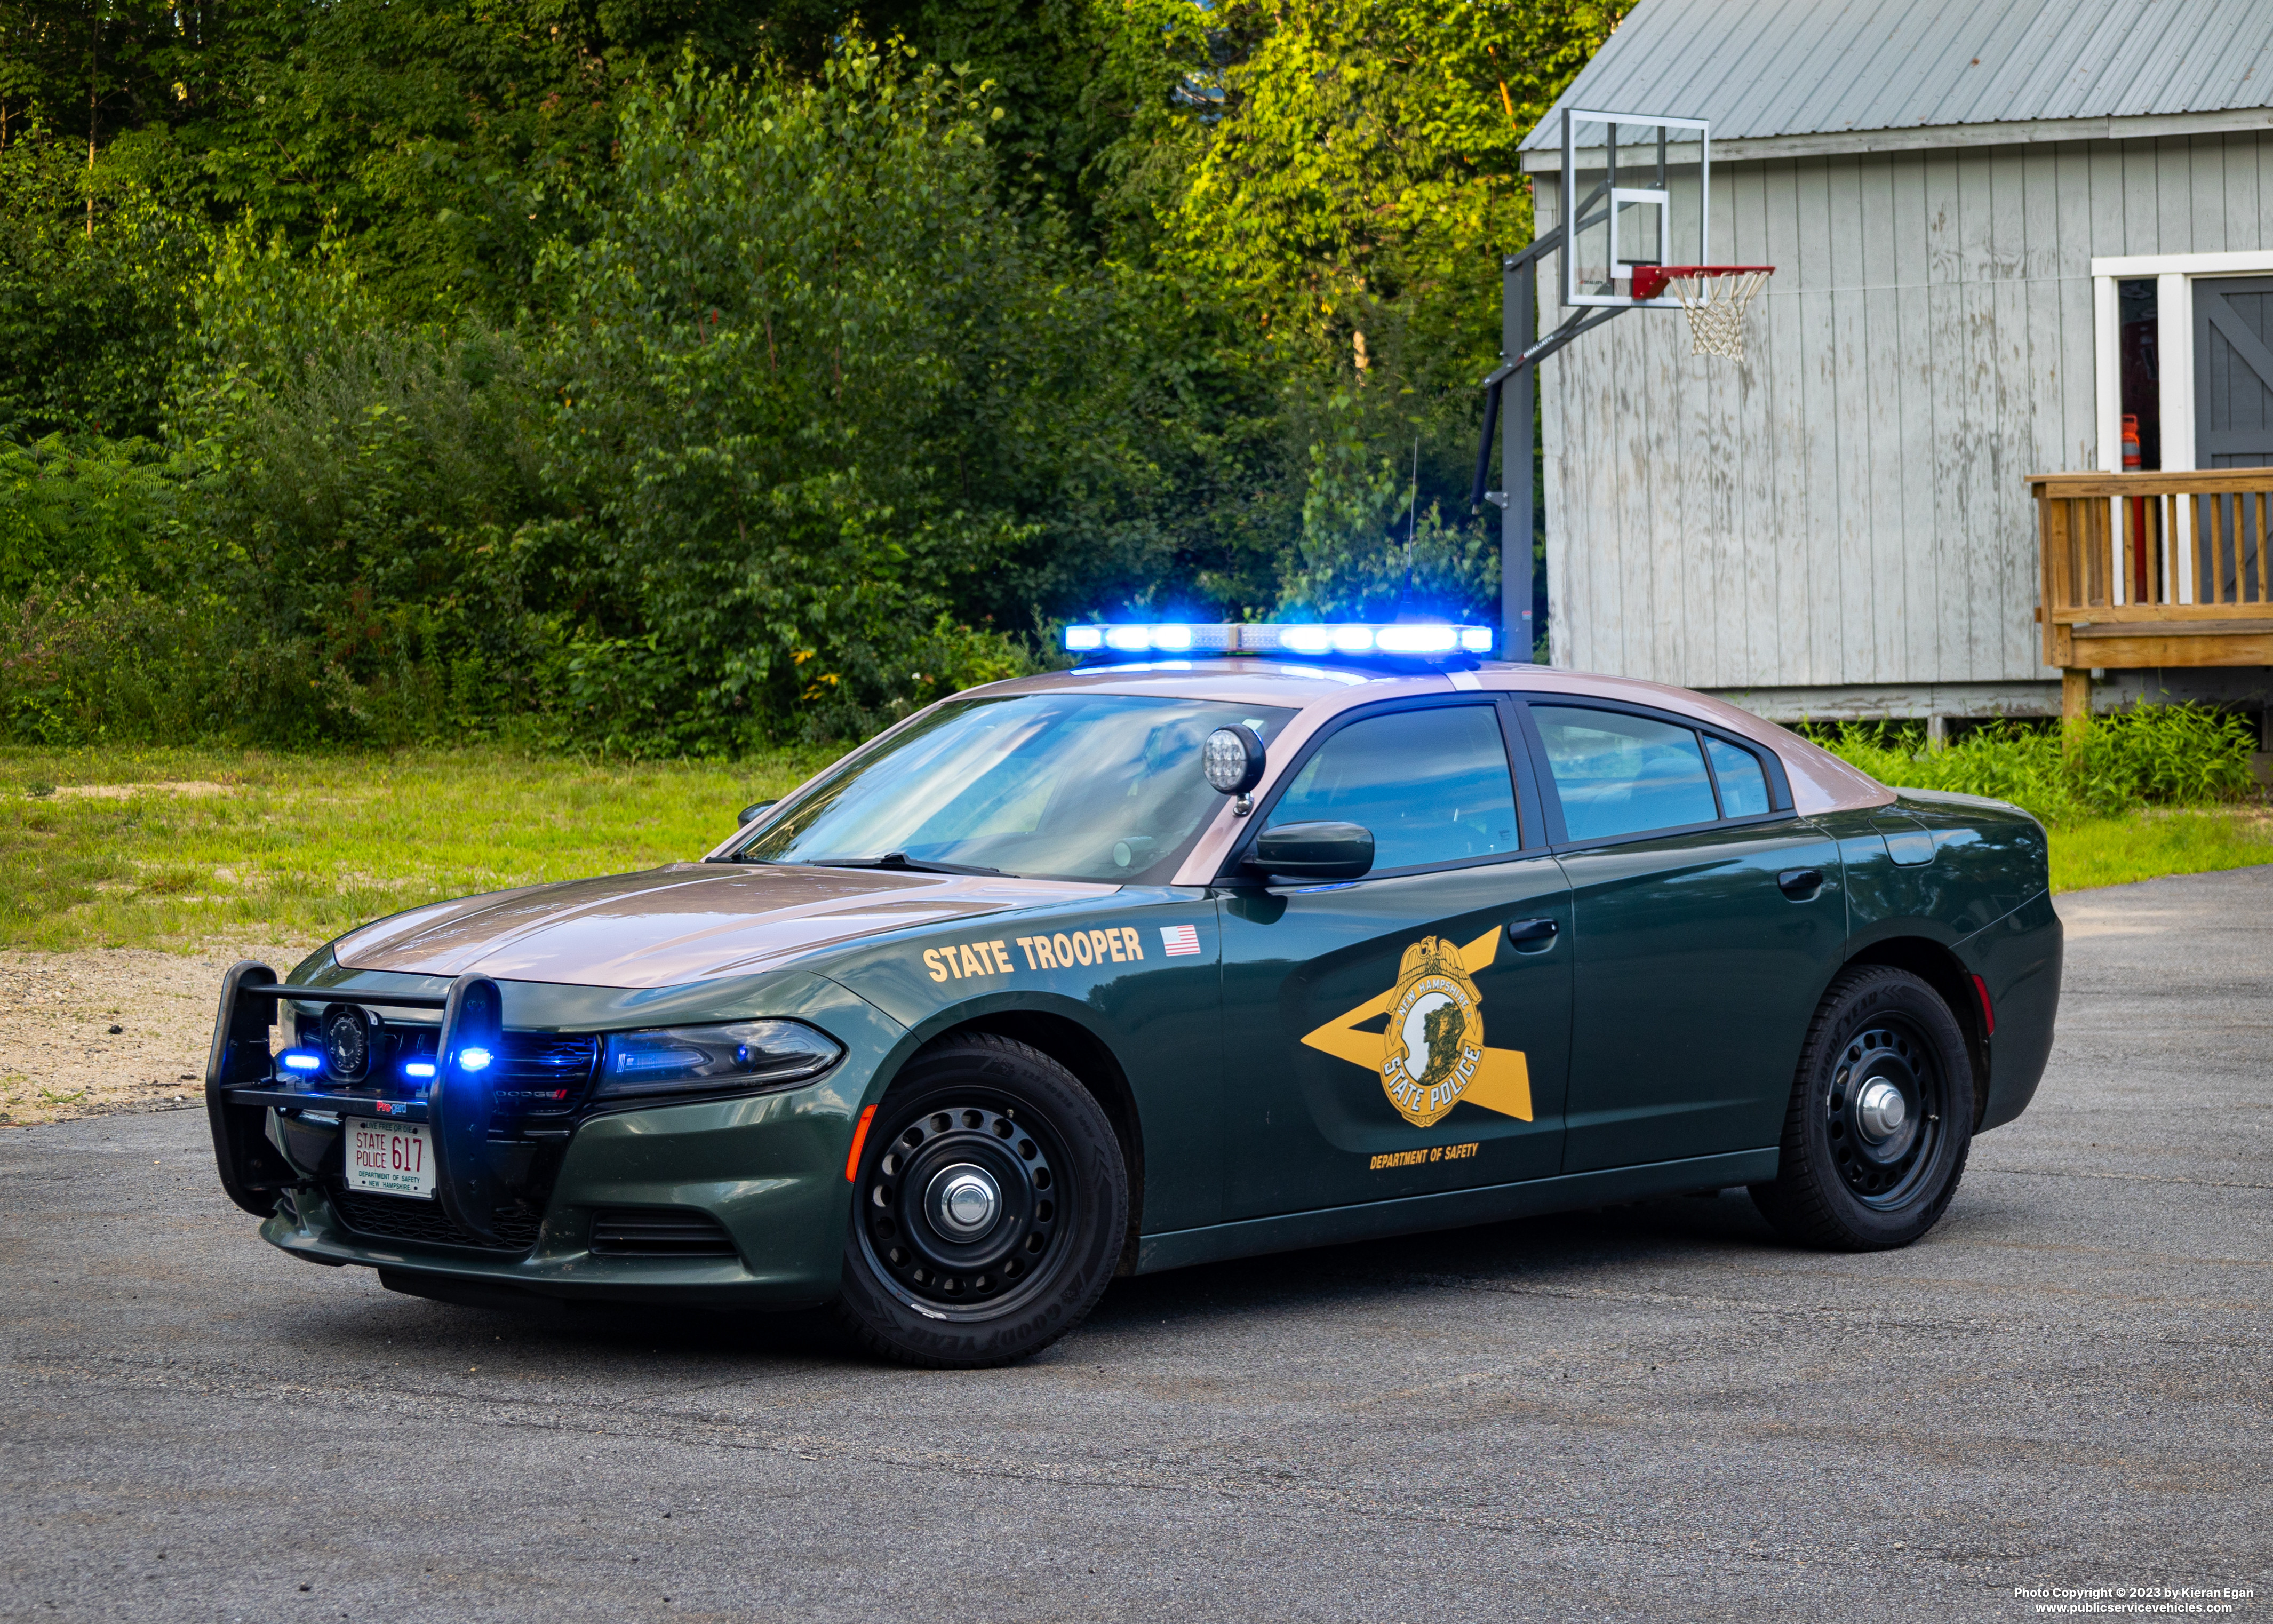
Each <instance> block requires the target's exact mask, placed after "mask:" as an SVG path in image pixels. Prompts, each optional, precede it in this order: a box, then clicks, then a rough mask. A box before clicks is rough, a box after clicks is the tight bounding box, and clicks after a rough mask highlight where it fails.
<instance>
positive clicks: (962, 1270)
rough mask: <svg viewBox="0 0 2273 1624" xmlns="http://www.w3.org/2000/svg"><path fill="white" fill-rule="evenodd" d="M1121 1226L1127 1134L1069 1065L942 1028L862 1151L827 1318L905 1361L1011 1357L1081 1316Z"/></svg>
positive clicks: (963, 1363) (1002, 1040)
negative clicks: (840, 1281) (839, 1285)
mask: <svg viewBox="0 0 2273 1624" xmlns="http://www.w3.org/2000/svg"><path fill="white" fill-rule="evenodd" d="M1128 1227H1129V1174H1128V1169H1127V1165H1126V1163H1125V1162H1124V1161H1123V1159H1122V1156H1121V1141H1120V1140H1119V1139H1117V1138H1115V1137H1114V1132H1113V1124H1112V1123H1111V1122H1110V1121H1108V1120H1107V1119H1106V1115H1105V1112H1104V1109H1102V1108H1101V1107H1100V1106H1099V1104H1098V1102H1097V1101H1096V1100H1095V1099H1094V1098H1093V1097H1091V1094H1089V1092H1088V1090H1086V1089H1084V1087H1083V1086H1081V1084H1080V1083H1079V1082H1078V1081H1077V1080H1076V1079H1075V1077H1074V1075H1073V1073H1072V1072H1070V1071H1067V1070H1066V1069H1065V1068H1064V1067H1063V1066H1061V1065H1060V1064H1058V1063H1057V1062H1056V1061H1054V1060H1053V1059H1051V1058H1050V1057H1049V1056H1047V1055H1045V1054H1043V1053H1042V1052H1041V1051H1040V1050H1039V1049H1032V1048H1029V1047H1028V1046H1027V1045H1025V1044H1024V1043H1020V1042H1017V1041H1015V1040H1013V1039H1010V1038H1006V1037H1001V1036H997V1035H996V1034H993V1033H965V1034H960V1035H958V1036H955V1037H951V1038H948V1039H946V1040H944V1041H941V1042H940V1043H937V1044H935V1045H934V1046H933V1047H931V1048H929V1049H924V1050H923V1051H921V1052H920V1053H919V1054H918V1055H917V1056H915V1058H914V1059H912V1060H911V1061H910V1062H909V1063H908V1065H907V1067H906V1069H905V1070H904V1071H902V1073H901V1074H900V1076H899V1078H898V1079H897V1080H896V1081H895V1082H894V1083H893V1085H892V1087H891V1091H890V1092H889V1094H886V1095H885V1096H884V1098H883V1101H882V1102H881V1105H880V1106H879V1107H878V1108H877V1111H876V1116H875V1119H874V1122H873V1124H871V1126H870V1130H869V1133H868V1137H867V1139H866V1142H865V1143H864V1145H863V1146H862V1147H861V1155H860V1162H859V1166H858V1168H857V1169H856V1171H855V1177H854V1179H853V1185H852V1214H851V1223H850V1225H849V1228H848V1230H847V1233H846V1235H845V1237H844V1289H843V1294H842V1295H841V1296H840V1297H838V1299H837V1301H836V1304H835V1311H836V1318H837V1319H838V1321H839V1322H840V1323H841V1324H842V1325H843V1326H844V1328H845V1329H846V1330H847V1331H849V1332H850V1333H851V1335H852V1337H853V1339H854V1340H855V1341H856V1342H859V1344H860V1345H861V1346H862V1347H864V1348H866V1349H867V1350H869V1351H870V1352H872V1353H876V1354H881V1355H882V1356H883V1357H886V1358H890V1359H896V1360H898V1361H900V1362H901V1363H903V1364H908V1365H929V1366H933V1367H934V1368H944V1369H964V1370H968V1369H975V1368H979V1367H981V1366H985V1365H1008V1364H1010V1363H1012V1362H1013V1361H1015V1360H1018V1359H1023V1358H1026V1357H1030V1356H1031V1355H1033V1354H1035V1353H1039V1351H1040V1350H1043V1349H1044V1348H1046V1347H1048V1346H1049V1345H1050V1344H1051V1343H1052V1342H1055V1341H1057V1339H1058V1338H1059V1337H1061V1336H1063V1335H1065V1334H1066V1333H1067V1332H1068V1331H1070V1330H1072V1329H1073V1328H1074V1327H1075V1326H1076V1325H1078V1324H1080V1323H1081V1321H1082V1319H1083V1317H1084V1315H1086V1314H1087V1313H1088V1312H1089V1311H1090V1310H1091V1308H1092V1307H1094V1306H1095V1305H1096V1304H1097V1299H1098V1298H1099V1297H1101V1296H1102V1295H1104V1291H1105V1288H1106V1283H1107V1282H1110V1281H1111V1279H1112V1278H1113V1272H1114V1267H1115V1266H1116V1265H1117V1264H1118V1263H1119V1261H1120V1258H1121V1242H1122V1239H1123V1237H1124V1236H1125V1234H1126V1232H1127V1229H1128Z"/></svg>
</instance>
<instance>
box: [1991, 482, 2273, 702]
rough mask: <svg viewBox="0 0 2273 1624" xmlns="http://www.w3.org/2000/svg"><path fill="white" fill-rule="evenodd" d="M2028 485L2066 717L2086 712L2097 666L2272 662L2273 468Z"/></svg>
mask: <svg viewBox="0 0 2273 1624" xmlns="http://www.w3.org/2000/svg"><path fill="white" fill-rule="evenodd" d="M2029 486H2030V488H2031V489H2032V490H2033V491H2034V492H2035V493H2036V498H2037V543H2038V550H2039V554H2040V558H2041V561H2042V569H2043V584H2042V587H2041V589H2040V590H2041V592H2042V597H2041V598H2040V600H2039V607H2038V608H2037V619H2038V620H2040V621H2042V622H2043V630H2044V663H2045V664H2046V665H2058V666H2059V667H2060V669H2061V671H2062V672H2063V673H2065V677H2064V680H2063V681H2062V683H2061V708H2062V711H2064V713H2065V714H2067V715H2068V716H2071V717H2074V716H2081V715H2082V714H2084V712H2085V711H2086V709H2087V708H2088V707H2089V701H2090V688H2089V679H2090V673H2091V671H2092V670H2093V669H2094V668H2096V667H2097V668H2108V667H2112V668H2119V669H2136V668H2138V667H2142V666H2149V667H2151V666H2169V665H2189V666H2199V665H2273V512H2269V504H2273V468H2225V469H2211V470H2205V471H2202V472H2199V473H2183V474H2180V473H2147V474H2037V475H2033V476H2031V477H2030V478H2029Z"/></svg>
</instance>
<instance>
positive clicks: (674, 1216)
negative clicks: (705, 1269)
mask: <svg viewBox="0 0 2273 1624" xmlns="http://www.w3.org/2000/svg"><path fill="white" fill-rule="evenodd" d="M592 1250H593V1251H594V1252H596V1253H598V1254H599V1255H600V1256H602V1257H608V1258H731V1257H734V1256H736V1255H738V1254H737V1253H736V1252H735V1251H734V1243H733V1241H732V1240H731V1239H730V1238H729V1237H728V1236H727V1234H726V1230H725V1227H724V1225H723V1224H721V1223H720V1222H718V1221H717V1220H716V1218H713V1217H712V1216H711V1215H710V1214H708V1213H704V1212H697V1211H696V1210H695V1209H694V1208H693V1207H603V1208H602V1209H601V1210H600V1211H598V1212H596V1213H595V1214H593V1215H592Z"/></svg>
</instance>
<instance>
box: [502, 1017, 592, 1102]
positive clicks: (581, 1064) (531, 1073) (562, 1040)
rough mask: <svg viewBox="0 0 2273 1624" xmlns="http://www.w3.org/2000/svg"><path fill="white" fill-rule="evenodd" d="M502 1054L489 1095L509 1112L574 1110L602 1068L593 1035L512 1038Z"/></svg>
mask: <svg viewBox="0 0 2273 1624" xmlns="http://www.w3.org/2000/svg"><path fill="white" fill-rule="evenodd" d="M499 1049H500V1051H501V1052H500V1053H499V1056H498V1057H497V1067H496V1070H495V1071H492V1072H491V1079H492V1080H491V1084H490V1092H491V1098H492V1099H494V1100H496V1101H497V1102H498V1104H499V1106H500V1107H502V1108H504V1109H506V1110H507V1111H509V1112H510V1111H515V1110H521V1111H566V1110H570V1109H574V1107H575V1105H576V1104H577V1102H578V1101H581V1100H582V1099H583V1097H584V1090H585V1089H586V1087H588V1086H589V1085H590V1083H591V1080H592V1073H593V1071H595V1070H596V1068H597V1067H598V1065H599V1064H600V1040H599V1039H598V1038H596V1037H595V1036H593V1035H592V1034H590V1033H589V1032H588V1033H582V1034H575V1033H559V1032H507V1033H506V1034H505V1041H504V1042H503V1043H502V1044H500V1045H499Z"/></svg>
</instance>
